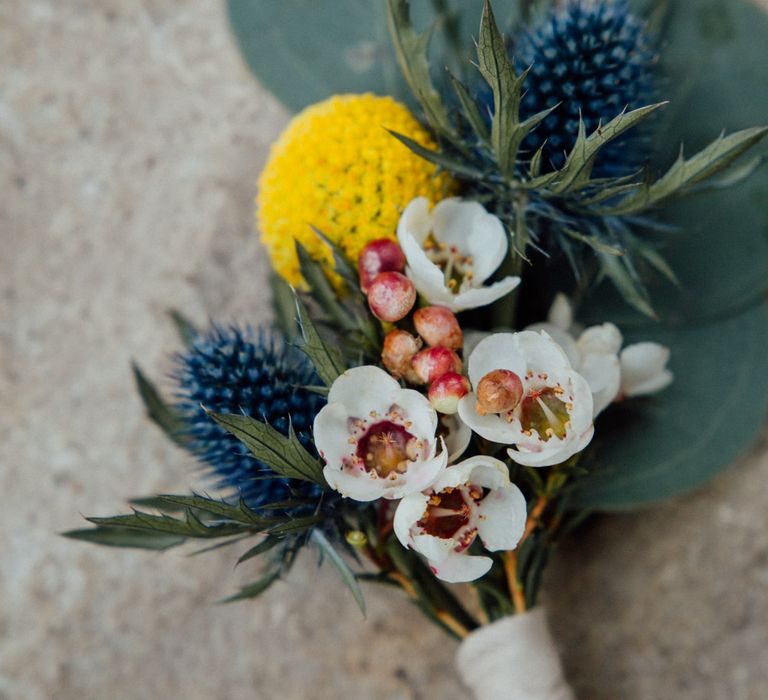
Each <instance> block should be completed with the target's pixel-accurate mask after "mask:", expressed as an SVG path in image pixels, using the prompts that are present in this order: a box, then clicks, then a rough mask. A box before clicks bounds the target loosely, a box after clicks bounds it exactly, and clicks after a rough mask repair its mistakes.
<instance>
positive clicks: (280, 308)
mask: <svg viewBox="0 0 768 700" xmlns="http://www.w3.org/2000/svg"><path fill="white" fill-rule="evenodd" d="M269 286H270V287H271V289H272V311H273V313H274V315H275V321H276V322H277V326H278V328H279V329H280V330H281V331H282V333H283V335H284V336H285V338H286V339H287V340H293V339H294V338H296V336H297V335H298V333H299V327H298V325H297V323H296V302H295V301H294V299H293V289H292V288H291V285H290V284H288V282H286V281H285V280H284V279H283V278H282V277H281V276H280V275H279V274H277V272H275V271H274V270H270V272H269Z"/></svg>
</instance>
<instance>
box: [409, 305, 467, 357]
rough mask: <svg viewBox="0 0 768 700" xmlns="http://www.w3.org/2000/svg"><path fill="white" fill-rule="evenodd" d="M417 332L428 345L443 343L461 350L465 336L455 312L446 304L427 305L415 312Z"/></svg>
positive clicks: (450, 347)
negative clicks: (446, 306) (445, 305)
mask: <svg viewBox="0 0 768 700" xmlns="http://www.w3.org/2000/svg"><path fill="white" fill-rule="evenodd" d="M413 324H414V325H415V326H416V332H417V333H418V334H419V335H420V336H421V337H422V338H424V342H426V344H427V345H429V346H431V347H434V346H436V345H442V346H443V347H444V348H448V349H449V350H461V347H462V345H463V344H464V337H463V335H462V333H461V328H459V322H458V320H457V319H456V316H455V315H454V313H453V312H452V311H451V310H450V309H447V308H445V307H444V306H426V307H424V308H423V309H418V310H417V311H416V312H415V313H414V314H413Z"/></svg>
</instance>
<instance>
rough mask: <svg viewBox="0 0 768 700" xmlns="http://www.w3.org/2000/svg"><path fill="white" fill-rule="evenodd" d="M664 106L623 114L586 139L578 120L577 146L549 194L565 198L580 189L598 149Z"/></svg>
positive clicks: (649, 107) (586, 180)
mask: <svg viewBox="0 0 768 700" xmlns="http://www.w3.org/2000/svg"><path fill="white" fill-rule="evenodd" d="M666 104H667V102H659V103H657V104H653V105H648V106H646V107H640V108H638V109H634V110H632V111H631V112H627V111H624V112H622V113H621V114H619V115H618V116H617V117H614V118H613V119H611V121H609V122H608V123H607V124H606V125H605V126H599V127H597V129H595V131H593V132H592V133H591V134H590V135H589V136H587V135H586V133H585V130H584V122H583V121H582V120H581V119H580V120H579V134H578V136H577V138H576V143H575V144H574V145H573V148H572V149H571V151H570V153H569V154H568V158H567V160H566V161H565V165H564V166H563V167H562V168H561V169H560V171H559V174H558V177H557V181H556V182H555V184H554V185H553V186H552V187H551V188H550V189H551V191H552V192H553V193H555V194H567V193H569V192H572V191H574V190H577V189H579V188H580V187H583V186H584V185H585V184H586V183H587V182H588V181H589V176H590V174H591V172H592V166H593V165H594V162H595V158H596V157H597V154H598V152H599V151H600V149H601V148H602V147H603V146H605V145H606V144H607V143H609V142H611V141H613V140H614V139H615V138H618V137H619V136H621V135H622V134H623V133H625V132H626V131H629V130H630V129H631V128H633V127H635V126H637V124H639V123H640V122H641V121H643V120H644V119H647V118H648V117H650V116H651V114H653V113H654V112H655V111H656V110H657V109H659V108H660V107H663V106H664V105H666Z"/></svg>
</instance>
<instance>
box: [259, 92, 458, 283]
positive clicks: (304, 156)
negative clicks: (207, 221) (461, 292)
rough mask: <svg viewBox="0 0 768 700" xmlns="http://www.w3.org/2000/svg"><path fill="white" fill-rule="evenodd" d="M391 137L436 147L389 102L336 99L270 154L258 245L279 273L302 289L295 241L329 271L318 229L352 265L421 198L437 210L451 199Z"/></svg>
mask: <svg viewBox="0 0 768 700" xmlns="http://www.w3.org/2000/svg"><path fill="white" fill-rule="evenodd" d="M387 129H391V130H392V131H396V132H397V133H399V134H403V135H404V136H407V137H409V138H411V139H413V140H414V141H416V142H417V143H419V144H421V145H422V146H425V147H426V148H434V147H435V143H434V141H433V140H432V138H431V137H430V135H429V133H428V132H427V131H426V130H425V129H424V128H423V127H422V126H421V125H420V124H419V123H418V122H417V121H416V119H415V118H414V116H413V115H412V114H411V113H410V112H409V111H408V109H407V108H406V107H405V106H404V105H402V104H400V103H399V102H396V101H395V100H393V99H392V98H391V97H377V96H376V95H372V94H365V95H337V96H335V97H331V98H330V99H327V100H324V101H323V102H319V103H318V104H315V105H312V106H310V107H308V108H307V109H305V110H304V111H303V112H301V113H300V114H298V115H297V116H296V117H294V118H293V120H292V121H291V122H290V124H288V126H287V127H286V129H285V131H284V132H283V133H282V135H281V136H280V138H279V139H278V140H277V141H276V142H275V144H274V145H273V146H272V151H271V153H270V156H269V160H268V162H267V165H266V167H265V168H264V172H263V173H262V175H261V178H260V179H259V194H258V197H257V200H256V203H257V211H258V226H259V230H260V231H261V240H262V241H263V242H264V244H265V245H266V247H267V249H268V251H269V254H270V257H271V259H272V265H273V267H274V268H275V270H276V271H277V272H278V273H279V274H280V275H282V276H283V277H284V278H285V279H286V280H287V281H288V282H290V283H291V284H299V283H300V282H301V274H300V273H299V264H298V260H297V258H296V251H295V246H294V240H297V241H299V242H300V243H301V244H302V245H303V246H304V247H305V248H306V249H307V250H308V251H309V253H310V255H312V257H314V258H316V259H318V260H325V261H327V262H328V264H329V265H331V264H332V263H331V260H332V256H331V254H330V251H329V250H328V246H327V245H325V244H324V243H323V241H322V240H320V239H319V238H318V237H317V236H316V235H315V233H314V232H313V231H312V229H311V228H310V225H312V226H315V227H316V228H317V229H319V230H320V231H322V232H323V233H324V234H325V235H326V236H328V238H329V239H330V240H332V241H334V243H336V244H337V245H339V246H340V247H341V248H342V250H343V251H344V252H345V253H346V254H347V256H348V257H349V258H350V259H351V260H353V261H356V260H357V257H358V255H359V254H360V251H361V250H362V249H363V247H364V246H365V245H366V243H369V242H370V241H372V240H374V239H376V238H392V239H394V238H395V232H396V228H397V222H398V220H399V218H400V214H401V212H402V211H403V209H405V207H406V206H407V205H408V203H409V202H410V201H411V200H412V199H414V198H415V197H420V196H423V197H427V198H428V199H429V200H430V201H432V202H433V203H434V202H436V201H438V200H440V199H443V198H444V197H446V196H448V195H450V194H454V193H455V189H456V188H455V184H454V183H453V181H451V179H450V178H449V177H448V176H447V175H446V174H445V173H441V174H439V175H438V174H436V168H435V166H434V165H432V164H431V163H429V162H427V161H426V160H424V159H422V158H420V157H419V156H417V155H416V154H414V153H413V152H411V151H410V150H409V149H408V148H407V147H406V146H404V145H403V144H402V143H400V142H399V141H398V140H397V139H396V138H394V137H393V136H392V135H391V134H390V133H388V131H387Z"/></svg>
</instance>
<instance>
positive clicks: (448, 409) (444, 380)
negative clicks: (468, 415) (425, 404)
mask: <svg viewBox="0 0 768 700" xmlns="http://www.w3.org/2000/svg"><path fill="white" fill-rule="evenodd" d="M471 388H472V387H471V386H470V384H469V379H467V378H466V377H464V376H462V375H461V374H457V373H456V372H446V373H445V374H444V375H442V376H441V377H438V378H437V379H435V381H434V382H432V384H430V385H429V391H428V392H427V396H428V397H429V403H431V404H432V408H434V409H435V410H436V411H437V412H438V413H445V414H448V415H452V414H454V413H456V412H457V411H458V410H459V399H461V398H463V397H464V396H466V395H467V394H468V393H469V391H470V389H471Z"/></svg>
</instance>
